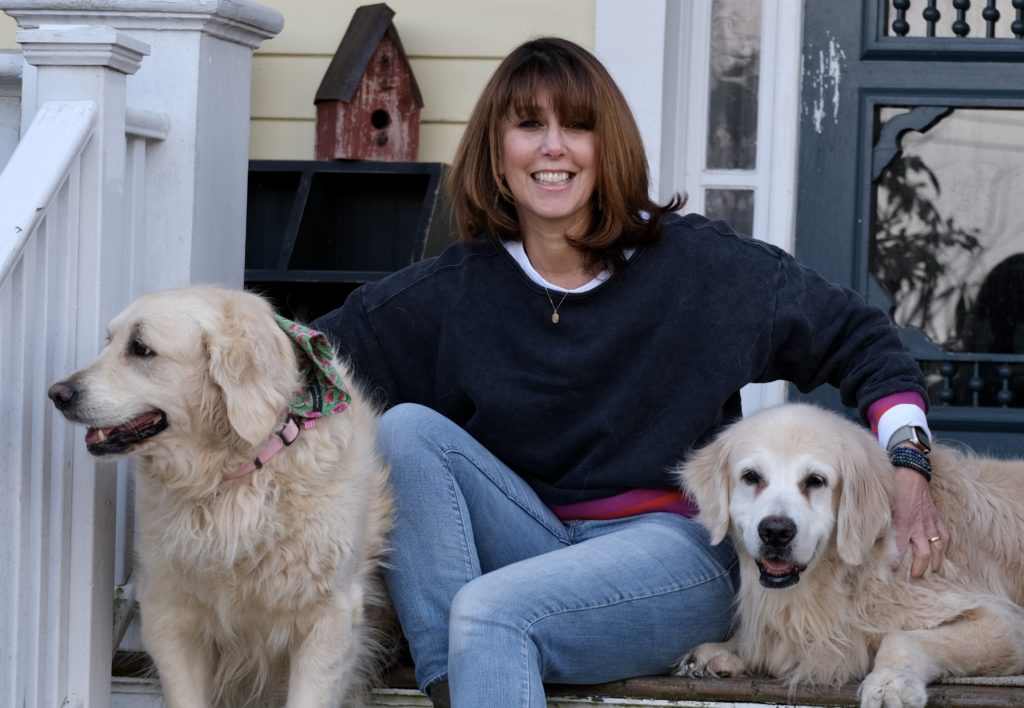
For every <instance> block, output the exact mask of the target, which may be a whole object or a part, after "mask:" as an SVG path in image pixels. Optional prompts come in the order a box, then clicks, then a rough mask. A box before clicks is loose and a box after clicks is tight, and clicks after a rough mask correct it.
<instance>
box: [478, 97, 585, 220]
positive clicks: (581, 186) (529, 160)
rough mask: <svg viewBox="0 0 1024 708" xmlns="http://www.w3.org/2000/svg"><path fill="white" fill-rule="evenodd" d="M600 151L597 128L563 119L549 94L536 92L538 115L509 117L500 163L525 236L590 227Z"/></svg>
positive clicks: (501, 171) (500, 169) (503, 138)
mask: <svg viewBox="0 0 1024 708" xmlns="http://www.w3.org/2000/svg"><path fill="white" fill-rule="evenodd" d="M596 155H597V150H596V145H595V143H594V131H593V129H592V128H591V127H590V126H588V125H583V124H579V123H570V124H568V125H562V124H561V123H559V121H558V118H557V116H556V115H555V113H554V111H553V110H552V108H551V102H550V100H549V99H548V96H547V94H541V95H539V96H538V97H537V113H536V114H535V115H524V116H512V117H510V118H509V119H508V120H507V121H506V123H505V128H504V133H503V135H502V142H501V163H500V164H499V166H498V168H499V172H500V173H501V174H502V175H503V176H504V177H505V180H506V182H507V183H508V186H509V189H510V190H511V191H512V196H513V197H514V199H515V207H516V212H517V214H518V217H519V225H520V228H521V230H522V234H523V238H524V239H526V238H528V237H531V236H535V235H542V234H544V233H550V232H552V231H554V232H557V233H559V234H572V235H579V234H582V233H583V232H585V231H586V229H587V227H588V226H589V225H590V199H591V196H593V193H594V185H595V183H596V175H595V169H596Z"/></svg>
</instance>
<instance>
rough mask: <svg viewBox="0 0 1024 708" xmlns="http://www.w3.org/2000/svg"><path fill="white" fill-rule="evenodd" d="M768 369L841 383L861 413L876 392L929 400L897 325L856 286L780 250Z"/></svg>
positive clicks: (798, 381) (807, 380)
mask: <svg viewBox="0 0 1024 708" xmlns="http://www.w3.org/2000/svg"><path fill="white" fill-rule="evenodd" d="M780 257H781V261H780V268H779V274H778V281H777V283H776V301H775V312H774V317H773V323H772V334H771V345H770V354H769V363H768V367H767V372H766V373H767V376H765V377H762V380H773V379H785V380H788V381H792V382H793V383H794V384H795V385H796V386H797V388H798V389H800V390H801V391H803V392H807V391H810V390H812V389H814V388H816V387H818V386H820V385H822V384H826V383H827V384H831V385H833V386H835V387H837V388H838V389H839V392H840V396H841V397H842V401H843V403H844V404H845V405H847V406H851V407H856V408H857V409H858V411H859V413H860V416H861V418H862V419H863V420H865V421H867V419H868V416H867V414H868V407H869V406H870V405H871V404H872V403H873V402H874V401H876V400H878V399H880V398H883V397H884V396H889V395H892V394H896V393H904V392H916V393H918V394H919V395H920V396H921V397H922V398H923V399H924V400H927V391H926V389H925V386H924V378H923V376H922V374H921V370H920V367H919V366H918V365H917V362H916V361H914V359H913V357H911V356H910V354H909V353H908V352H907V350H906V348H905V347H904V345H903V343H902V341H901V340H900V337H899V333H898V331H897V329H896V327H895V326H894V325H893V324H892V322H891V321H890V319H889V317H888V316H887V315H886V314H885V313H884V312H883V311H882V310H880V309H878V308H877V307H873V306H871V305H868V304H867V303H866V302H865V301H864V300H863V299H862V298H861V297H860V295H858V294H857V293H855V292H854V291H852V290H849V289H847V288H843V287H841V286H839V285H836V284H833V283H830V282H828V281H827V280H825V279H824V278H822V277H821V276H820V275H818V274H817V273H816V272H814V271H813V270H811V269H810V268H808V267H806V266H804V265H802V264H800V263H798V262H797V261H796V260H795V259H794V258H793V257H792V256H790V255H789V254H786V253H782V254H781V256H780Z"/></svg>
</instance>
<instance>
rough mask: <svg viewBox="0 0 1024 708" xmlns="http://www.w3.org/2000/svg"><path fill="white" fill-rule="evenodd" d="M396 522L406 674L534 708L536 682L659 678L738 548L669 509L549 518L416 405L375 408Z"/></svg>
mask: <svg viewBox="0 0 1024 708" xmlns="http://www.w3.org/2000/svg"><path fill="white" fill-rule="evenodd" d="M380 445H381V450H382V452H383V455H384V458H385V460H386V461H387V463H388V464H389V465H390V466H391V475H392V484H393V486H394V489H395V496H396V525H395V528H394V530H393V531H392V534H391V547H392V550H391V553H390V558H389V563H388V567H387V568H386V569H385V580H386V582H387V586H388V590H389V592H390V593H391V598H392V600H393V602H394V604H395V608H396V610H397V612H398V618H399V621H400V622H401V625H402V629H403V630H404V632H405V635H406V638H407V639H408V642H409V648H410V650H411V653H412V658H413V661H414V662H415V665H416V681H417V683H418V685H419V686H420V688H421V689H423V690H426V689H427V688H428V687H429V686H431V685H432V684H434V683H436V682H438V681H442V680H445V679H446V678H447V680H448V682H449V688H450V691H451V699H452V706H456V707H458V706H467V707H473V708H479V706H500V707H501V708H512V707H517V706H524V707H526V706H530V707H537V708H540V707H541V706H546V705H547V704H546V702H545V697H544V686H543V683H544V682H554V683H573V684H587V683H602V682H606V681H614V680H619V679H623V678H627V677H630V676H642V675H653V674H664V673H666V672H667V671H668V670H669V668H670V666H671V665H672V663H673V662H675V661H676V660H677V659H679V658H680V657H681V656H682V655H683V654H684V653H686V651H687V650H689V649H690V648H691V647H693V646H694V645H696V644H698V643H700V642H707V641H721V640H723V639H724V638H725V637H726V635H727V633H728V630H729V626H730V623H731V620H732V602H733V598H734V595H735V592H736V589H737V583H738V577H737V576H736V574H735V572H734V571H735V567H736V557H735V554H734V552H733V550H732V546H731V545H730V543H729V542H728V541H725V542H724V543H722V544H720V545H718V546H711V545H710V544H709V543H708V538H707V534H706V533H705V531H704V529H703V528H702V527H701V526H700V525H699V524H698V523H697V522H696V521H694V520H692V519H688V518H686V517H683V516H679V515H677V514H669V513H653V514H643V515H640V516H634V517H630V518H626V519H616V520H610V521H569V522H563V521H561V520H559V519H558V518H557V517H556V516H555V515H554V514H553V513H552V512H551V510H550V509H548V508H547V506H545V505H544V503H543V502H542V501H541V500H540V499H539V498H538V497H537V495H536V494H535V493H534V491H533V490H532V489H531V488H530V486H529V485H528V484H527V483H526V482H525V481H523V479H522V478H521V477H519V476H518V475H516V474H515V473H514V472H512V471H511V470H510V469H509V468H508V467H506V466H505V465H504V464H502V463H501V462H500V461H498V460H497V459H495V457H494V456H493V455H492V454H491V453H490V452H488V451H487V450H486V449H484V448H483V447H482V446H481V445H480V444H479V443H477V442H476V441H475V440H474V439H473V438H472V437H470V436H469V435H468V434H467V433H466V432H465V431H464V430H462V429H461V428H460V427H459V426H457V425H455V424H454V423H452V422H451V421H449V420H447V419H446V418H444V417H443V416H441V415H439V414H438V413H435V412H434V411H432V410H430V409H428V408H424V407H422V406H418V405H413V404H402V405H399V406H395V407H394V408H392V409H391V410H389V411H388V412H387V413H385V414H384V416H383V418H382V420H381V427H380Z"/></svg>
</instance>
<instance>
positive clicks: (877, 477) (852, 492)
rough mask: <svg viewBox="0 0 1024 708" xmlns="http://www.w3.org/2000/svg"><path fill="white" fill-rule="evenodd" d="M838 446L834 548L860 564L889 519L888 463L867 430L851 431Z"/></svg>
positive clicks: (849, 561)
mask: <svg viewBox="0 0 1024 708" xmlns="http://www.w3.org/2000/svg"><path fill="white" fill-rule="evenodd" d="M844 443H846V444H843V445H842V446H840V449H839V450H838V453H839V455H840V459H839V465H838V467H839V473H840V476H841V477H842V486H841V488H840V491H839V503H838V510H837V512H836V516H837V520H836V549H837V550H838V551H839V557H840V558H841V559H842V560H843V562H845V563H848V564H850V565H860V564H861V563H863V562H864V559H865V558H867V555H868V553H869V551H870V550H871V547H872V546H874V545H875V542H876V541H877V540H878V539H879V538H880V537H881V536H882V535H883V534H885V533H888V530H889V526H890V524H891V521H892V507H891V502H890V493H891V490H892V465H890V464H889V459H888V457H887V456H886V455H885V452H884V451H883V450H882V449H881V448H880V447H879V446H878V443H877V442H875V440H874V439H873V438H872V437H871V436H870V435H869V434H867V433H864V434H857V435H851V436H850V437H849V438H847V439H846V440H844Z"/></svg>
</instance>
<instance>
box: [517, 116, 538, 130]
mask: <svg viewBox="0 0 1024 708" xmlns="http://www.w3.org/2000/svg"><path fill="white" fill-rule="evenodd" d="M519 127H520V128H524V129H530V128H539V127H540V121H539V120H533V119H532V118H530V119H528V120H521V121H519Z"/></svg>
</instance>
